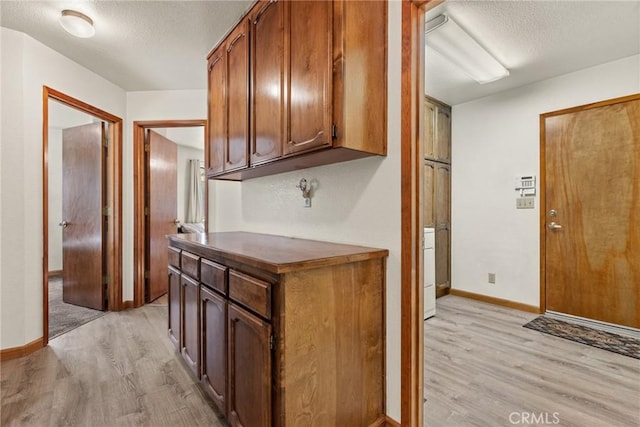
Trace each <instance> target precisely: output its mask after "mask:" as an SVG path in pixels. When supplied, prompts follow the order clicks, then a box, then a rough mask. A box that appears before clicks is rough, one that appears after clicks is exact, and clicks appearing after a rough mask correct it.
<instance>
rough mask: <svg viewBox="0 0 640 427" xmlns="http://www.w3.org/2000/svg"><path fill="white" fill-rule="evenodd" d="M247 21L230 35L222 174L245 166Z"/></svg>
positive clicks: (247, 137) (247, 74)
mask: <svg viewBox="0 0 640 427" xmlns="http://www.w3.org/2000/svg"><path fill="white" fill-rule="evenodd" d="M248 25H249V21H245V22H243V23H241V24H240V25H238V27H237V28H236V29H235V30H234V31H233V32H232V33H231V34H230V35H229V40H230V41H229V43H228V44H227V45H226V46H227V111H226V115H227V149H226V159H225V165H224V169H225V170H232V169H238V168H242V167H245V166H247V146H248V143H249V108H248V107H249V31H248Z"/></svg>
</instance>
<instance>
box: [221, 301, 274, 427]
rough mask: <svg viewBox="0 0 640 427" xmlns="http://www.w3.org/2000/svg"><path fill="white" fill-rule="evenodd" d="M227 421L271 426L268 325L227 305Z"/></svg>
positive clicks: (265, 426)
mask: <svg viewBox="0 0 640 427" xmlns="http://www.w3.org/2000/svg"><path fill="white" fill-rule="evenodd" d="M228 334H229V341H228V342H229V371H228V372H229V392H228V398H229V407H228V408H229V422H230V424H231V425H232V426H234V427H236V426H252V427H260V426H263V427H267V426H271V349H270V344H269V340H270V337H271V325H269V324H268V323H267V322H265V321H263V320H261V319H259V318H258V317H256V316H254V315H252V314H249V313H247V312H246V311H244V310H243V309H241V308H239V307H237V306H235V305H233V304H229V328H228Z"/></svg>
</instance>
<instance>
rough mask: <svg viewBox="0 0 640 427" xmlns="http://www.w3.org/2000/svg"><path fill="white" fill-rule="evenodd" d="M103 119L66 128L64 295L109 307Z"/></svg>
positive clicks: (74, 300) (70, 300) (85, 304)
mask: <svg viewBox="0 0 640 427" xmlns="http://www.w3.org/2000/svg"><path fill="white" fill-rule="evenodd" d="M104 126H105V125H104V124H103V123H91V124H87V125H83V126H78V127H74V128H69V129H64V130H63V131H62V166H63V172H62V222H61V226H62V227H63V231H62V268H63V269H62V281H63V282H62V300H63V301H64V302H67V303H70V304H75V305H80V306H83V307H88V308H93V309H96V310H104V309H105V308H106V295H107V293H106V284H104V283H103V282H104V281H103V278H102V277H103V272H104V251H103V249H104V232H105V217H104V216H103V208H104V206H105V194H106V191H105V190H106V188H105V180H104V176H103V175H104V170H105V150H106V149H105V148H104V147H103V144H102V141H103V140H104V137H105V129H104Z"/></svg>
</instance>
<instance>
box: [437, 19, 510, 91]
mask: <svg viewBox="0 0 640 427" xmlns="http://www.w3.org/2000/svg"><path fill="white" fill-rule="evenodd" d="M426 33H427V35H426V42H427V45H429V46H430V47H431V48H433V49H434V50H436V51H438V53H440V54H441V55H442V56H444V57H445V58H446V59H448V60H449V61H451V62H452V63H454V64H455V65H457V66H458V67H459V68H460V69H461V70H462V71H464V72H465V73H467V74H468V75H469V77H471V78H472V79H474V80H475V81H477V82H478V83H480V84H484V83H489V82H493V81H496V80H500V79H501V78H503V77H507V76H508V75H509V70H507V69H506V68H505V67H504V66H503V65H502V64H500V63H499V62H498V61H497V60H496V59H495V58H494V57H493V56H491V54H490V53H489V52H487V51H486V50H484V48H483V47H482V46H480V44H478V42H477V41H475V40H474V39H473V38H471V36H470V35H469V34H467V33H465V32H464V30H463V29H462V28H460V27H459V26H458V24H456V23H455V22H454V21H453V19H451V18H449V17H448V16H447V15H438V16H436V17H435V18H433V19H431V20H429V21H428V22H427V24H426Z"/></svg>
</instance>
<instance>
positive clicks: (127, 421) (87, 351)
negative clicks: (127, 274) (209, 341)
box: [0, 305, 222, 427]
mask: <svg viewBox="0 0 640 427" xmlns="http://www.w3.org/2000/svg"><path fill="white" fill-rule="evenodd" d="M166 312H167V308H166V306H165V307H162V306H150V305H147V306H145V307H142V308H139V309H135V310H128V311H123V312H119V313H115V312H112V313H108V314H106V315H105V316H103V317H101V318H99V319H97V320H94V321H92V322H90V323H87V324H85V325H82V326H80V327H79V328H77V329H74V330H73V331H71V332H68V333H66V334H64V335H61V336H60V337H58V338H55V339H53V340H51V341H50V342H49V346H48V347H46V348H44V349H42V350H39V351H37V352H35V353H33V354H32V355H30V356H27V357H24V358H22V359H17V360H10V361H5V362H2V373H1V378H2V383H1V386H0V387H1V389H2V390H1V393H2V411H1V413H2V416H1V425H2V426H3V427H4V426H29V427H31V426H33V427H39V426H51V427H53V426H83V427H84V426H87V427H88V426H91V427H97V426H109V427H113V426H154V427H160V426H222V423H221V422H220V421H219V419H218V415H217V414H216V412H215V410H214V409H213V406H212V404H211V403H210V401H209V400H208V399H207V398H206V397H205V396H204V395H203V393H202V391H201V390H200V389H199V388H198V386H197V384H196V383H195V381H194V380H193V379H192V377H191V376H190V375H189V373H188V371H187V368H185V366H184V365H183V363H181V361H180V359H179V356H178V354H177V353H176V352H175V350H174V349H173V347H172V346H171V344H170V343H169V340H168V338H167V316H166Z"/></svg>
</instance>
